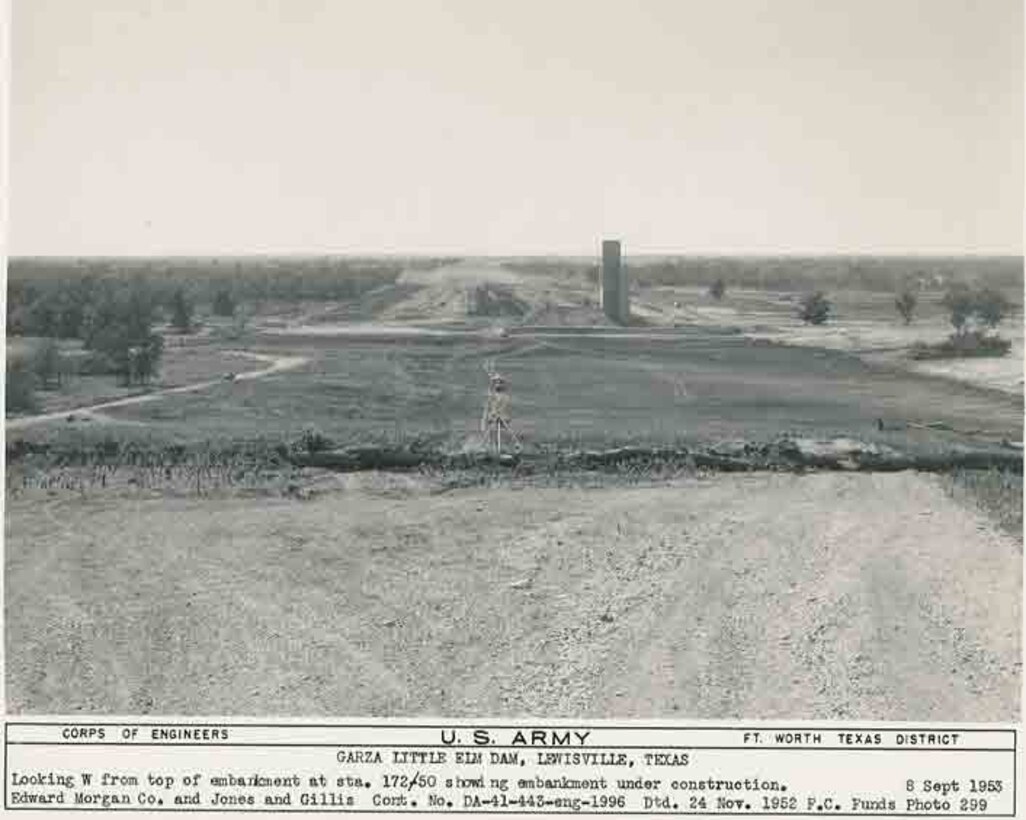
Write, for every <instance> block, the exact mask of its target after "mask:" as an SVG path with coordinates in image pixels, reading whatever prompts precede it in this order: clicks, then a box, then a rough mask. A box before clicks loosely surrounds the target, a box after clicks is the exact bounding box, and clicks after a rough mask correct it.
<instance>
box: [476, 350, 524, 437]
mask: <svg viewBox="0 0 1026 820" xmlns="http://www.w3.org/2000/svg"><path fill="white" fill-rule="evenodd" d="M485 372H486V373H487V374H488V399H487V401H486V402H485V409H484V414H483V415H482V416H481V433H482V435H484V437H485V441H486V443H487V444H488V447H489V449H490V448H491V447H492V442H493V441H494V442H495V452H496V453H497V454H498V455H500V456H501V455H502V432H503V430H505V431H506V433H507V434H508V435H509V436H510V438H512V439H513V442H514V443H515V445H516V448H517V449H518V450H519V449H520V438H519V436H517V434H516V432H514V430H513V426H512V424H511V422H510V410H509V406H510V395H509V384H508V382H507V381H506V379H504V378H503V377H502V375H501V374H499V373H498V372H497V371H496V370H495V368H494V366H492V364H491V363H489V364H488V366H487V367H486V368H485Z"/></svg>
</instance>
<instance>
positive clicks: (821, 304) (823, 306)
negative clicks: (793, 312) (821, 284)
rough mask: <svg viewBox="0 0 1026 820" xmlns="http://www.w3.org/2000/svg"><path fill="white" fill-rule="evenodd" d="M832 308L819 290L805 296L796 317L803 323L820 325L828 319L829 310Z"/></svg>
mask: <svg viewBox="0 0 1026 820" xmlns="http://www.w3.org/2000/svg"><path fill="white" fill-rule="evenodd" d="M832 307H833V306H832V305H831V304H830V300H829V299H827V298H826V294H825V293H823V291H821V290H817V291H815V292H813V293H809V294H806V296H805V297H804V298H803V299H802V302H801V307H800V309H799V311H798V316H799V317H800V318H801V320H802V321H803V322H805V323H806V324H811V325H821V324H823V323H824V322H826V320H827V319H828V318H830V310H831V308H832Z"/></svg>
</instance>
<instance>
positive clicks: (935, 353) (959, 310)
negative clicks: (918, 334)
mask: <svg viewBox="0 0 1026 820" xmlns="http://www.w3.org/2000/svg"><path fill="white" fill-rule="evenodd" d="M942 304H943V305H944V307H945V308H946V309H947V311H948V320H949V321H950V322H951V326H952V327H953V328H954V332H953V333H952V334H951V335H949V336H948V338H947V339H946V340H944V341H943V342H939V343H937V344H932V345H930V344H926V343H924V342H917V343H916V344H915V345H914V346H913V347H912V351H911V354H910V355H911V357H912V358H913V359H949V358H968V357H979V356H1004V355H1006V354H1007V353H1008V351H1009V350H1010V349H1011V347H1012V345H1011V342H1009V341H1008V340H1007V339H1003V338H1002V337H1001V336H999V335H998V334H997V333H994V332H992V331H994V330H995V329H996V328H997V326H998V325H999V324H1000V323H1001V322H1002V320H1003V319H1004V318H1005V317H1006V316H1007V315H1008V313H1009V312H1010V310H1011V309H1012V305H1011V303H1010V302H1009V300H1008V298H1007V297H1006V296H1005V295H1004V294H1003V293H1002V292H1001V291H999V290H997V289H996V288H993V287H990V286H984V287H976V288H973V287H970V286H969V285H957V286H955V287H952V288H950V289H949V290H948V292H947V293H946V294H945V296H944V299H943V301H942ZM988 331H991V332H988Z"/></svg>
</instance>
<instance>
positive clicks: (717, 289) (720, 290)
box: [709, 278, 727, 302]
mask: <svg viewBox="0 0 1026 820" xmlns="http://www.w3.org/2000/svg"><path fill="white" fill-rule="evenodd" d="M726 292H727V283H726V282H724V281H723V279H722V278H719V279H717V280H716V281H715V282H713V283H712V284H711V285H709V295H710V296H711V297H712V298H713V299H715V300H716V301H717V302H718V301H719V300H720V299H722V298H723V294H725V293H726Z"/></svg>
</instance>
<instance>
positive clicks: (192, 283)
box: [7, 256, 441, 338]
mask: <svg viewBox="0 0 1026 820" xmlns="http://www.w3.org/2000/svg"><path fill="white" fill-rule="evenodd" d="M440 263H441V260H426V259H421V260H401V259H397V260H391V259H389V260H381V259H366V260H364V259H353V258H339V257H327V256H325V257H310V258H282V257H254V258H249V257H247V258H231V257H220V258H218V257H213V258H177V257H176V258H154V259H144V258H98V257H92V258H79V259H76V258H46V257H21V258H13V259H11V260H10V263H9V266H8V278H7V323H8V324H7V332H8V333H9V334H23V335H32V336H56V337H62V338H71V337H74V338H81V327H82V323H83V321H84V320H85V317H86V316H87V315H88V314H89V313H90V311H91V310H93V311H94V312H95V310H97V309H99V306H100V305H103V304H106V303H109V302H111V301H112V300H115V301H116V300H117V299H119V298H120V296H119V294H124V293H129V292H130V293H131V294H132V295H133V297H134V298H135V299H141V300H143V301H146V302H147V303H148V304H149V305H150V306H151V308H152V309H154V310H162V309H165V308H166V309H168V310H170V309H171V307H172V305H173V301H174V300H175V299H176V298H179V299H180V298H181V297H180V296H178V297H176V294H182V293H184V294H185V296H186V297H187V298H188V300H189V301H190V303H192V304H195V305H197V306H211V307H212V306H214V304H215V302H217V301H218V300H220V303H221V305H222V308H223V305H225V304H226V303H227V304H237V303H242V302H254V303H259V302H262V301H265V300H274V301H299V300H334V299H339V300H345V299H353V298H356V297H358V296H359V295H361V294H362V293H365V292H366V291H368V290H372V289H373V288H376V287H379V286H381V285H385V284H391V283H393V282H394V281H395V280H396V278H397V277H398V276H399V274H400V273H401V272H402V270H403V269H404V268H407V267H416V266H427V267H433V266H435V265H438V264H440ZM218 312H223V309H222V310H221V311H218Z"/></svg>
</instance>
